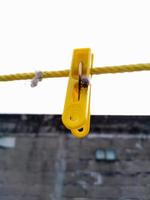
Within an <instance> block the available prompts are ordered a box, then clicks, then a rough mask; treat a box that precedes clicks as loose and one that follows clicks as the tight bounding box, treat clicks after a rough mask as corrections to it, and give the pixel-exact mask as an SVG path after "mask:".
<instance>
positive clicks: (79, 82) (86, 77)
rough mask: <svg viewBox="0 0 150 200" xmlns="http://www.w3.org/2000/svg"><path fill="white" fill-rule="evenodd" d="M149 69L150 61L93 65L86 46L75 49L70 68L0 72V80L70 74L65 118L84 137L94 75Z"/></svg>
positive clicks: (76, 135) (37, 78) (63, 119)
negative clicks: (116, 64) (102, 65)
mask: <svg viewBox="0 0 150 200" xmlns="http://www.w3.org/2000/svg"><path fill="white" fill-rule="evenodd" d="M149 70H150V63H144V64H130V65H120V66H105V67H94V68H93V54H92V52H91V49H90V48H82V49H75V50H74V51H73V57H72V64H71V69H70V70H61V71H43V72H41V71H38V72H35V73H33V72H31V73H17V74H8V75H0V81H15V80H28V79H32V81H31V87H35V86H37V84H38V82H39V81H41V80H43V79H45V78H60V77H69V80H68V87H67V93H66V100H65V104H64V111H63V114H62V121H63V123H64V125H65V126H66V127H67V128H68V129H70V130H71V132H72V134H73V135H74V136H75V137H77V138H83V137H85V136H87V135H88V133H89V130H90V95H91V83H90V79H91V76H92V75H98V74H109V73H124V72H136V71H149Z"/></svg>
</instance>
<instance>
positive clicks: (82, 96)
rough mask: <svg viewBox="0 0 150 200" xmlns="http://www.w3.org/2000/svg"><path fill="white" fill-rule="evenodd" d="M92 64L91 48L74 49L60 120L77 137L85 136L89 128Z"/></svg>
mask: <svg viewBox="0 0 150 200" xmlns="http://www.w3.org/2000/svg"><path fill="white" fill-rule="evenodd" d="M92 65H93V54H92V53H91V49H89V48H83V49H75V50H74V52H73V58H72V65H71V70H70V73H69V82H68V88H67V94H66V100H65V105H64V111H63V115H62V121H63V123H64V125H65V126H66V127H67V128H68V129H70V130H71V132H72V134H73V135H74V136H76V137H78V138H83V137H85V136H86V135H88V133H89V130H90V95H91V84H90V78H91V68H92Z"/></svg>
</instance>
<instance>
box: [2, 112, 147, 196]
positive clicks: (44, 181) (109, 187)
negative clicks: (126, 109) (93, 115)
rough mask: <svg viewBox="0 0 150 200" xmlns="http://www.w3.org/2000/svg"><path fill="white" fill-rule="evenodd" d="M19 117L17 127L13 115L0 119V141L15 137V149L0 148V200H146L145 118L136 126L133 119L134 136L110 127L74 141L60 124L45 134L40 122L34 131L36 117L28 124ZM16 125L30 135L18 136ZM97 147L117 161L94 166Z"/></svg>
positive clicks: (110, 123) (24, 118) (97, 163)
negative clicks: (0, 138) (114, 152)
mask: <svg viewBox="0 0 150 200" xmlns="http://www.w3.org/2000/svg"><path fill="white" fill-rule="evenodd" d="M17 117H18V118H17V120H18V123H16V121H15V120H16V116H11V117H10V116H7V117H6V116H4V117H2V116H1V117H0V127H1V128H0V130H1V136H14V137H15V138H16V146H15V148H12V149H4V148H3V149H2V148H1V149H0V200H16V199H17V200H150V135H149V134H148V127H149V124H148V118H146V119H145V120H142V122H141V121H139V123H138V120H137V121H136V120H135V119H134V120H135V121H136V124H137V125H136V126H137V127H138V126H139V127H140V131H139V132H138V131H137V132H138V134H136V133H134V134H133V133H132V134H131V133H129V132H126V128H127V127H126V128H125V129H123V130H122V131H121V133H120V132H119V131H118V132H114V128H112V129H111V128H110V129H109V131H108V132H109V133H108V132H103V133H102V132H101V134H100V133H99V132H98V131H97V132H95V133H91V134H90V136H89V137H87V138H85V139H82V140H78V139H76V138H73V137H72V136H71V135H70V134H67V132H66V133H64V132H63V131H58V129H59V128H58V127H57V126H59V125H56V124H55V125H54V126H53V127H51V129H53V131H50V132H48V131H45V130H48V129H49V127H47V129H46V125H44V122H42V123H43V125H42V124H41V126H40V123H39V126H37V119H36V117H35V116H34V117H35V121H34V120H33V118H32V122H31V116H30V117H29V118H30V120H29V119H28V116H24V117H23V116H22V117H20V116H17ZM56 118H57V117H56ZM53 119H54V118H53ZM44 120H45V121H46V119H43V121H44ZM107 120H109V127H114V126H115V130H120V129H117V121H115V124H116V125H114V122H113V120H111V119H110V118H109V119H108V118H107ZM140 120H141V119H140ZM24 121H26V122H25V123H27V121H28V124H30V125H32V124H33V126H32V127H34V128H35V127H36V128H37V129H38V131H37V132H38V134H37V132H33V130H32V131H29V129H30V125H29V126H28V127H26V126H27V124H26V126H24V125H23V124H24ZM54 121H55V120H54ZM56 121H57V120H56ZM56 121H55V122H56ZM123 121H124V122H122V123H124V124H128V122H130V120H129V119H124V120H123ZM131 121H132V119H131ZM98 123H99V122H97V125H96V122H95V126H97V127H98ZM120 123H121V122H118V124H120ZM6 124H7V125H8V126H6ZM131 124H132V125H133V123H131ZM141 124H142V125H141ZM144 124H145V126H144ZM9 125H10V127H9ZM132 125H131V126H132ZM16 126H18V127H23V126H24V127H26V130H28V132H27V131H25V130H24V131H22V132H19V131H18V132H17V131H15V130H19V128H17V127H16ZM42 126H44V127H45V128H44V129H43V130H44V131H42ZM102 126H103V128H104V126H105V123H103V124H102V123H101V127H102ZM2 127H3V131H2ZM4 127H5V128H6V129H7V131H6V132H4V130H5V129H4ZM124 127H125V126H124ZM141 127H143V129H142V128H141ZM145 127H146V130H147V132H145ZM128 128H129V127H128ZM8 130H9V131H8ZM11 130H12V131H11ZM13 130H14V131H13ZM111 130H112V131H111ZM25 132H26V133H25ZM98 148H104V149H107V148H112V149H114V150H116V152H117V155H118V160H117V161H116V162H104V161H103V162H97V161H96V160H95V151H96V149H98Z"/></svg>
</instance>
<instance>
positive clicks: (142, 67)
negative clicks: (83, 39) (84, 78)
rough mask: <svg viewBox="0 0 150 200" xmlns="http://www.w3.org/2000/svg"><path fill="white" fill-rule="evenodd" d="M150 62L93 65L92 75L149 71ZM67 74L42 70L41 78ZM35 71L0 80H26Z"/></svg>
mask: <svg viewBox="0 0 150 200" xmlns="http://www.w3.org/2000/svg"><path fill="white" fill-rule="evenodd" d="M149 70H150V63H144V64H131V65H119V66H111V67H110V66H105V67H95V68H92V69H91V74H92V75H94V74H95V75H98V74H109V73H124V72H136V71H149ZM67 76H69V70H61V71H43V72H42V78H58V77H67ZM34 77H35V73H34V72H32V73H17V74H9V75H0V81H14V80H27V79H33V78H34Z"/></svg>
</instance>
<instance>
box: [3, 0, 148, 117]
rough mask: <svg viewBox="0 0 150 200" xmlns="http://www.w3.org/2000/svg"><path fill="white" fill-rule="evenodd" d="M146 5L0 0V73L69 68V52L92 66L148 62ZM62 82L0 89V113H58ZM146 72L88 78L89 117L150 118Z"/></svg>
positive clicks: (139, 0) (116, 0)
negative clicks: (83, 53) (89, 56)
mask: <svg viewBox="0 0 150 200" xmlns="http://www.w3.org/2000/svg"><path fill="white" fill-rule="evenodd" d="M149 4H150V2H149V1H148V0H147V1H146V0H135V1H134V0H113V1H112V0H13V1H12V0H0V74H9V73H17V72H32V71H33V72H34V71H36V70H57V69H69V68H70V64H71V59H72V51H73V49H74V48H84V47H90V48H91V49H92V51H93V53H94V66H96V67H97V66H104V65H110V66H111V65H120V64H130V63H146V62H150V28H149V19H150V12H149V8H150V5H149ZM67 81H68V79H67V78H60V79H47V80H43V81H42V82H40V83H39V85H38V86H37V87H36V88H31V87H30V81H15V82H7V83H3V82H1V83H0V113H38V114H40V113H42V114H58V113H59V114H61V113H62V111H63V106H64V100H65V95H66V87H67ZM149 88H150V72H136V73H130V74H129V73H125V74H114V75H99V76H93V77H92V95H91V99H92V100H91V113H92V114H98V115H102V114H110V115H112V114H120V115H127V114H129V115H134V114H136V115H140V114H144V115H149V114H150V89H149Z"/></svg>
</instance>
